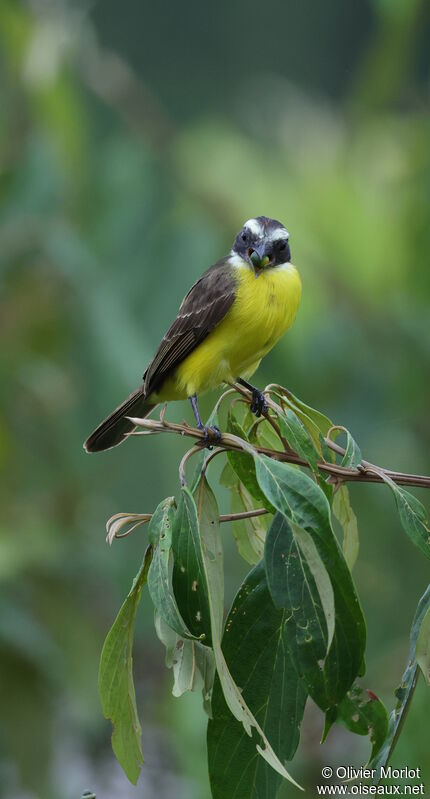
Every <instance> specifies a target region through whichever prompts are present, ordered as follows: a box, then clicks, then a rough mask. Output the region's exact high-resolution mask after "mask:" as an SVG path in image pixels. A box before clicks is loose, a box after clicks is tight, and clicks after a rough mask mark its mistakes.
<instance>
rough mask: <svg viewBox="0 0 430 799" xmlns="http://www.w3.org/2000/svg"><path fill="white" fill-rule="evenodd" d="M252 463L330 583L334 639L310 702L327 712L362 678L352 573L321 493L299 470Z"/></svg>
mask: <svg viewBox="0 0 430 799" xmlns="http://www.w3.org/2000/svg"><path fill="white" fill-rule="evenodd" d="M255 461H256V474H257V479H258V481H259V483H260V487H261V489H262V490H263V491H264V492H265V493H266V494H267V497H268V499H269V501H270V502H271V503H272V504H273V505H274V506H275V507H276V508H277V509H278V511H279V512H280V513H281V514H283V515H284V516H285V517H286V518H287V519H288V521H289V522H290V524H291V525H293V527H294V528H296V527H297V528H302V529H303V530H305V531H306V532H307V533H308V534H309V535H310V537H311V539H312V540H313V543H314V544H315V548H316V551H317V553H318V555H319V558H320V559H321V561H322V563H323V565H324V567H325V569H326V570H327V573H328V575H329V577H330V582H331V585H332V588H333V594H334V604H335V612H336V627H335V630H336V633H335V636H334V639H333V642H332V645H331V646H330V649H329V652H328V654H327V657H326V659H325V661H324V686H325V689H324V691H323V690H322V684H321V683H319V687H318V690H317V691H316V692H315V696H314V698H315V701H317V699H318V701H321V704H320V707H321V708H322V709H323V710H327V709H328V707H330V706H332V705H335V704H337V703H338V702H340V701H341V700H342V698H343V697H344V695H345V693H346V691H347V690H348V689H349V688H350V687H351V685H352V683H353V682H354V680H355V678H356V677H357V675H358V674H360V673H361V672H362V669H363V658H364V649H365V642H366V628H365V623H364V618H363V613H362V610H361V607H360V603H359V600H358V597H357V594H356V591H355V588H354V584H353V581H352V577H351V573H350V571H349V569H348V567H347V565H346V563H345V559H344V557H343V555H342V552H341V550H340V547H339V544H338V542H337V539H336V537H335V535H334V533H333V529H332V526H331V520H330V507H329V504H328V502H327V499H326V497H325V495H324V493H323V492H322V491H321V489H320V488H319V487H318V486H317V484H316V483H315V482H314V481H313V480H312V479H311V478H310V477H309V475H307V474H305V473H304V472H302V471H301V470H299V469H295V468H294V467H291V466H289V465H288V464H286V463H279V462H277V461H274V460H272V459H270V458H266V457H265V456H264V455H262V456H260V455H255ZM266 546H267V544H266ZM285 601H287V597H286V598H285ZM319 660H321V657H319ZM297 666H298V668H300V669H301V670H303V669H304V666H303V662H302V664H301V665H300V661H298V662H297ZM301 673H304V671H303V672H302V671H301Z"/></svg>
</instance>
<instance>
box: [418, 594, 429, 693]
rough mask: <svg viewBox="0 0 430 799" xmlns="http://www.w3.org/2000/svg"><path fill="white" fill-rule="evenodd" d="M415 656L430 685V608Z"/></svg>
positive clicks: (419, 636) (423, 621)
mask: <svg viewBox="0 0 430 799" xmlns="http://www.w3.org/2000/svg"><path fill="white" fill-rule="evenodd" d="M415 657H416V659H417V663H418V665H419V667H420V669H421V671H422V673H423V676H424V679H425V681H426V683H427V685H430V608H429V609H428V610H427V612H426V614H425V616H424V618H423V620H422V622H421V626H420V631H419V633H418V638H417V646H416V651H415Z"/></svg>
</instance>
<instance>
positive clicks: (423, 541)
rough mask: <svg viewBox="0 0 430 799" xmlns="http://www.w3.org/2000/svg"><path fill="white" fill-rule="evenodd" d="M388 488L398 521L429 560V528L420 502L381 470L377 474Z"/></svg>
mask: <svg viewBox="0 0 430 799" xmlns="http://www.w3.org/2000/svg"><path fill="white" fill-rule="evenodd" d="M377 473H378V474H379V475H380V476H381V477H382V479H383V480H384V482H385V483H387V485H388V486H390V488H391V490H392V492H393V494H394V498H395V500H396V505H397V510H398V512H399V516H400V521H401V523H402V527H403V529H404V531H405V533H406V534H407V535H408V536H409V538H410V539H411V541H412V542H413V543H414V544H415V546H417V547H418V549H420V550H421V552H424V555H427V557H428V558H430V527H429V522H428V519H427V513H426V510H425V508H424V506H423V505H422V504H421V502H420V501H419V500H418V499H417V498H416V497H414V495H413V494H410V493H409V491H406V489H404V488H402V487H401V486H398V485H397V483H395V482H394V481H393V480H392V479H391V477H389V475H388V474H387V473H386V472H384V471H383V470H382V469H381V470H379V469H378V472H377Z"/></svg>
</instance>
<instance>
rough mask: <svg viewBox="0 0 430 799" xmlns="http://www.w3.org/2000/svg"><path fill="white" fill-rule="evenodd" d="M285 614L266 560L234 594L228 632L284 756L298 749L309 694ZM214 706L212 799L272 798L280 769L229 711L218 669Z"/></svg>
mask: <svg viewBox="0 0 430 799" xmlns="http://www.w3.org/2000/svg"><path fill="white" fill-rule="evenodd" d="M286 618H287V613H286V611H285V610H284V609H281V610H277V609H276V608H275V606H274V604H273V602H272V600H271V597H270V593H269V591H268V589H267V583H266V577H265V570H264V563H263V562H260V563H259V564H258V565H257V566H256V567H255V568H254V569H253V570H252V571H251V572H250V573H249V574H248V576H247V577H246V579H245V581H244V582H243V584H242V585H241V587H240V589H239V591H238V593H237V596H236V597H235V599H234V600H233V604H232V607H231V610H230V613H229V615H228V617H227V620H226V624H225V632H224V637H223V653H224V656H225V659H226V662H227V664H228V668H229V670H230V673H231V675H232V678H233V679H234V681H235V683H236V685H240V687H241V693H242V697H243V699H244V701H245V702H246V703H247V704H248V706H249V707H250V709H251V710H252V712H253V713H254V714H255V718H256V720H257V721H258V722H259V724H260V725H261V728H262V730H263V731H264V733H265V735H266V736H267V738H268V740H269V741H270V742H271V744H272V746H273V748H274V750H275V751H276V752H277V754H278V757H279V758H280V759H281V760H282V761H285V760H292V758H293V756H294V753H295V751H296V749H297V745H298V743H299V731H300V724H301V721H302V717H303V712H304V707H305V702H306V697H307V694H306V690H305V688H304V686H303V685H302V683H301V680H300V678H299V676H298V674H297V672H296V669H295V667H294V665H293V662H292V660H291V657H290V655H289V651H288V645H287V642H288V633H287V626H286V623H285V622H286ZM212 713H213V718H212V720H211V721H209V725H208V760H209V774H210V779H211V785H212V794H213V796H214V799H223V798H224V797H227V796H235V797H237V799H248V798H249V797H251V796H259V797H267V799H271V797H273V796H275V795H276V791H277V788H278V787H279V784H280V782H281V777H280V775H279V774H278V773H277V772H276V771H274V770H273V769H271V768H267V765H266V762H265V761H264V760H263V759H262V758H261V757H260V756H259V754H258V752H257V750H256V748H255V742H254V740H253V739H252V738H251V737H250V736H249V735H247V734H246V731H245V729H244V727H243V726H242V725H241V724H240V723H239V722H238V721H237V720H236V719H235V718H234V717H233V716H232V714H231V713H230V712H229V708H228V705H227V703H226V700H225V698H224V695H223V688H222V685H221V682H220V679H219V678H218V677H217V678H216V680H215V684H214V690H213V694H212Z"/></svg>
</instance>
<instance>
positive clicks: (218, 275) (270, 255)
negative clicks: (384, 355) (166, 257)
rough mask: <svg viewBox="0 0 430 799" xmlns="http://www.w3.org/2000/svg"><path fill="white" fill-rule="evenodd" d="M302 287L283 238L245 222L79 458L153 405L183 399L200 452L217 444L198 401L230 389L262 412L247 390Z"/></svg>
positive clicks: (108, 443) (119, 437) (262, 223)
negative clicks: (243, 391)
mask: <svg viewBox="0 0 430 799" xmlns="http://www.w3.org/2000/svg"><path fill="white" fill-rule="evenodd" d="M301 290H302V284H301V279H300V275H299V272H298V270H297V268H296V267H295V266H294V265H293V264H292V262H291V249H290V234H289V232H288V230H287V229H286V227H285V226H284V225H283V224H282V223H281V222H278V221H277V220H276V219H271V218H269V217H266V216H257V217H254V218H252V219H248V221H247V222H245V223H244V225H243V226H242V228H241V229H240V230H239V232H238V234H237V236H236V237H235V240H234V243H233V247H232V249H231V251H230V253H229V254H228V255H227V256H225V257H224V258H221V259H220V260H219V261H217V262H216V263H215V264H213V265H212V266H211V267H210V268H209V269H207V270H206V272H204V274H203V275H202V276H201V277H200V278H199V279H198V280H197V281H196V282H195V283H194V285H193V286H192V287H191V288H190V290H189V292H188V294H186V296H185V297H184V299H183V301H182V303H181V305H180V308H179V311H178V313H177V316H176V319H175V320H174V322H173V324H172V325H171V326H170V327H169V329H168V330H167V332H166V333H165V335H164V336H163V339H162V341H161V343H160V345H159V347H158V349H157V351H156V353H155V355H154V358H153V359H152V361H151V363H150V364H149V366H148V368H147V369H146V371H145V373H144V375H143V382H142V383H141V385H140V386H139V387H138V388H137V389H136V390H135V391H133V393H132V394H130V396H129V397H127V399H126V400H124V402H122V403H121V405H119V407H118V408H116V409H115V410H114V411H113V412H112V413H111V414H110V415H109V416H108V417H107V418H106V419H105V420H104V421H103V422H101V424H99V426H98V427H97V428H96V429H95V430H94V432H93V433H91V435H90V436H89V437H88V438H87V440H86V441H85V443H84V449H85V450H86V451H87V452H101V451H103V450H107V449H111V448H112V447H115V446H117V445H118V444H121V443H122V442H123V441H124V440H125V439H126V438H127V437H128V435H129V434H130V433H132V431H133V430H134V429H135V423H134V422H133V421H132V419H130V417H133V418H144V417H145V416H147V415H148V414H149V413H150V412H151V411H152V410H153V408H154V407H155V406H156V405H158V404H159V403H160V402H165V401H167V402H169V401H173V400H182V399H189V400H190V402H191V405H192V409H193V412H194V416H195V420H196V425H197V427H198V429H199V430H201V431H203V434H204V439H205V442H206V444H207V445H208V446H210V445H211V443H213V442H214V441H216V440H219V438H220V435H221V434H220V431H219V429H218V428H217V427H215V426H211V427H210V426H205V425H204V424H203V422H202V420H201V417H200V413H199V407H198V396H200V395H201V394H203V393H204V392H206V391H208V390H209V389H214V388H216V387H218V386H220V385H222V384H223V383H228V384H231V383H233V382H238V383H239V384H241V385H242V386H243V387H245V388H247V389H248V390H249V391H250V392H251V395H252V402H251V410H252V412H253V413H255V414H256V415H257V416H260V415H261V414H262V413H265V412H266V411H267V405H266V400H265V397H264V394H263V392H262V391H260V390H259V389H258V388H256V387H255V386H253V385H252V384H251V383H249V382H248V381H249V379H250V378H251V377H252V375H253V374H254V372H255V371H256V370H257V368H258V366H259V365H260V361H261V359H262V358H263V357H264V356H265V355H266V354H267V353H268V352H269V350H271V349H272V347H273V346H274V345H275V344H276V342H277V341H278V340H279V339H280V338H281V336H283V334H284V333H285V332H286V331H287V330H288V329H289V328H290V327H291V325H292V323H293V321H294V319H295V316H296V313H297V310H298V307H299V304H300V299H301Z"/></svg>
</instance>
